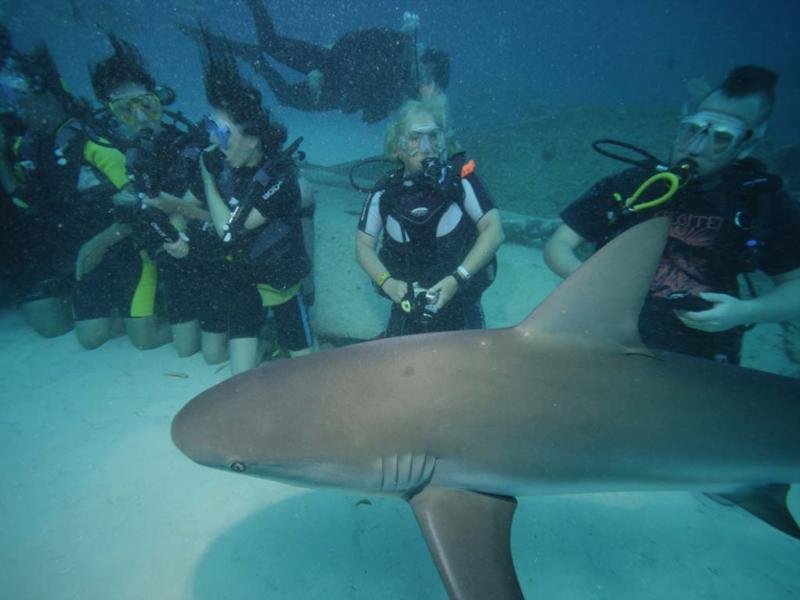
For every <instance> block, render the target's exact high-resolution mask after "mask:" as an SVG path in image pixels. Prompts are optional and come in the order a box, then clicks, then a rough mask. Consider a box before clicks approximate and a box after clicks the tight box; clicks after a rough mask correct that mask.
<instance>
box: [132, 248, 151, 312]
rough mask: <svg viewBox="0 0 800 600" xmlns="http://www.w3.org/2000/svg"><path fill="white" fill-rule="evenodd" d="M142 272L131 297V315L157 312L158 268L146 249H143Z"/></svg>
mask: <svg viewBox="0 0 800 600" xmlns="http://www.w3.org/2000/svg"><path fill="white" fill-rule="evenodd" d="M139 256H141V257H142V274H141V275H140V277H139V283H138V284H137V285H136V291H135V292H134V293H133V298H131V308H130V316H131V317H134V318H135V317H152V316H153V315H154V314H155V312H156V287H158V268H157V267H156V263H155V262H154V261H153V260H152V259H151V258H150V255H149V254H147V251H146V250H141V251H140V252H139Z"/></svg>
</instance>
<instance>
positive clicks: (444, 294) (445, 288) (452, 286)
mask: <svg viewBox="0 0 800 600" xmlns="http://www.w3.org/2000/svg"><path fill="white" fill-rule="evenodd" d="M428 291H429V292H430V293H432V294H438V296H439V297H438V298H437V299H436V310H442V308H444V306H445V305H446V304H447V303H448V302H450V300H452V299H453V296H455V295H456V293H457V292H458V282H457V281H456V278H455V277H453V276H452V275H448V276H447V277H445V278H444V279H442V280H441V281H440V282H439V283H437V284H436V285H434V286H433V287H432V288H430V289H429V290H428Z"/></svg>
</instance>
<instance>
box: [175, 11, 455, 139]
mask: <svg viewBox="0 0 800 600" xmlns="http://www.w3.org/2000/svg"><path fill="white" fill-rule="evenodd" d="M247 5H248V7H249V8H250V12H251V13H252V14H253V20H254V22H255V27H256V33H257V36H258V45H255V46H254V45H252V44H246V43H240V42H232V41H231V42H230V45H231V47H232V49H233V50H234V52H235V53H236V54H237V56H238V57H239V58H241V59H243V60H246V61H247V62H249V63H250V64H251V65H252V66H253V68H254V70H255V71H256V73H258V74H259V75H260V76H261V77H263V78H264V80H265V81H266V82H267V84H268V85H269V87H270V88H271V89H272V92H273V93H274V94H275V97H276V99H277V100H278V102H279V103H280V104H282V105H284V106H289V107H292V108H296V109H298V110H302V111H309V112H317V111H326V110H336V109H339V110H341V111H342V112H344V113H354V112H357V111H359V110H362V111H363V113H362V119H363V120H364V122H366V123H375V122H377V121H380V120H382V119H384V118H386V117H387V116H388V115H389V113H391V112H392V111H393V110H394V109H396V108H398V107H399V106H400V105H401V104H402V103H403V102H404V101H405V100H407V99H409V98H417V97H419V96H420V95H424V94H438V93H441V91H442V90H444V88H446V87H447V84H448V81H449V78H450V61H449V57H448V55H447V53H445V52H443V51H441V50H433V49H426V50H424V51H422V50H421V49H420V47H419V45H418V43H417V39H416V38H417V36H416V28H417V26H418V19H417V18H416V17H415V16H414V15H408V14H406V15H405V16H404V18H405V23H404V31H395V30H393V29H389V28H386V27H376V28H372V29H365V30H361V31H352V32H350V33H347V34H345V35H344V36H342V37H341V38H339V39H338V40H337V41H336V42H335V43H334V44H333V46H331V47H330V48H328V47H325V46H317V45H314V44H311V43H308V42H305V41H303V40H298V39H291V38H286V37H282V36H280V35H278V34H277V33H276V31H275V26H274V24H273V22H272V17H270V15H269V12H268V11H267V9H266V7H265V6H264V4H263V2H262V1H261V0H247ZM183 31H184V32H185V33H187V34H188V35H190V36H191V37H193V38H195V39H196V37H197V36H196V30H194V29H192V28H188V27H184V28H183ZM265 55H266V56H265ZM267 57H270V58H272V59H274V60H276V61H278V62H281V63H283V64H284V65H286V66H287V67H289V68H290V69H293V70H295V71H298V72H300V73H302V74H304V75H306V79H305V80H303V81H300V82H298V83H289V82H288V81H287V80H286V79H285V78H284V77H283V75H281V73H279V72H278V71H277V70H276V69H275V68H274V67H273V66H272V65H271V64H270V63H269V61H268V59H267Z"/></svg>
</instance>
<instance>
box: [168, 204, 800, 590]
mask: <svg viewBox="0 0 800 600" xmlns="http://www.w3.org/2000/svg"><path fill="white" fill-rule="evenodd" d="M667 227H668V224H667V222H666V220H665V219H654V220H651V221H648V222H646V223H643V224H641V225H638V226H636V227H634V228H632V229H630V230H629V231H628V232H626V233H624V234H623V235H621V236H619V237H618V238H617V239H615V240H613V241H612V242H611V243H609V244H608V245H607V246H605V247H604V248H602V249H601V250H600V251H599V252H597V253H596V254H595V255H594V256H593V257H591V258H590V259H589V260H588V261H587V262H586V263H585V264H584V265H583V266H582V267H581V268H580V269H579V270H578V271H577V272H576V273H574V274H573V275H572V276H570V277H569V278H568V279H566V280H565V281H564V282H563V283H562V284H561V285H560V286H559V287H558V288H557V289H556V290H555V291H554V292H553V293H552V294H551V295H550V296H549V297H548V298H547V299H546V300H545V301H544V302H543V303H542V304H541V305H540V306H539V307H538V308H536V309H535V310H534V312H533V313H532V314H531V315H530V316H529V317H528V318H527V319H525V320H524V321H523V322H522V323H520V324H519V325H517V326H516V327H512V328H507V329H495V330H480V331H459V332H450V333H431V334H425V335H415V336H408V337H401V338H393V339H383V340H378V341H372V342H368V343H363V344H358V345H354V346H349V347H345V348H340V349H337V350H332V351H325V352H320V353H317V354H315V355H312V356H308V357H305V358H300V359H292V360H288V361H283V362H279V363H276V364H270V365H267V366H264V367H261V368H258V369H255V370H253V371H250V372H247V373H244V374H241V375H238V376H236V377H233V378H232V379H230V380H228V381H225V382H223V383H221V384H219V385H217V386H215V387H213V388H211V389H209V390H208V391H206V392H203V393H202V394H200V395H199V396H197V397H196V398H194V399H193V400H192V401H191V402H189V403H188V404H187V405H186V406H185V407H184V408H183V409H182V410H181V411H180V412H179V413H178V415H177V416H176V417H175V419H174V421H173V424H172V439H173V440H174V442H175V444H176V445H177V446H178V448H180V449H181V450H182V451H183V452H184V453H185V454H186V455H187V456H189V457H190V458H191V459H192V460H194V461H196V462H198V463H200V464H202V465H207V466H211V467H217V468H220V469H226V470H232V471H234V472H240V473H244V474H246V475H254V476H257V477H264V478H267V479H274V480H278V481H283V482H286V483H290V484H293V485H299V486H306V487H316V486H333V487H336V488H342V489H346V490H354V491H357V492H358V493H372V494H387V495H392V496H397V497H400V498H403V499H405V500H407V501H408V502H409V503H410V505H411V507H412V509H413V511H414V513H415V515H416V517H417V520H418V521H419V524H420V526H421V529H422V532H423V534H424V536H425V538H426V540H427V542H428V546H429V548H430V551H431V553H432V555H433V558H434V561H435V562H436V565H437V568H438V569H439V572H440V574H441V576H442V579H443V581H444V583H445V586H446V588H447V591H448V593H449V594H450V596H451V597H452V598H455V599H467V598H469V599H485V598H493V599H505V598H522V591H521V588H520V586H519V583H518V580H517V576H516V573H515V570H514V566H513V562H512V557H511V547H510V531H511V523H512V518H513V514H514V509H515V507H516V499H515V498H516V497H517V496H522V495H536V494H569V493H577V492H608V491H627V490H698V491H703V492H709V493H713V494H717V495H719V496H722V497H724V498H727V499H729V500H731V501H733V502H736V503H738V504H740V505H741V506H743V507H745V508H746V509H747V510H749V511H751V512H752V513H754V514H756V515H757V516H759V517H760V518H762V519H764V520H766V521H767V522H770V523H771V524H773V525H774V526H776V527H778V528H780V529H782V530H783V531H785V532H786V533H788V534H790V535H794V536H796V537H798V536H800V530H799V529H798V527H797V524H796V523H795V521H794V520H793V519H792V517H791V515H790V514H789V512H788V510H787V508H786V504H785V492H786V490H787V489H788V485H787V484H790V483H792V482H797V481H800V381H797V380H794V379H790V378H786V377H780V376H777V375H771V374H767V373H762V372H758V371H754V370H750V369H745V368H740V367H734V366H729V365H722V364H717V363H715V362H713V361H708V360H700V359H694V358H689V357H680V356H676V355H667V354H663V355H662V354H656V353H654V352H652V351H651V350H649V349H648V348H646V347H645V346H644V344H643V343H642V342H641V340H640V337H639V333H638V315H639V312H640V309H641V306H642V303H643V300H644V297H645V294H646V293H647V289H648V286H649V284H650V282H651V280H652V278H653V275H654V272H655V269H656V265H657V263H658V259H659V257H660V255H661V252H662V249H663V246H664V242H665V239H666V232H667Z"/></svg>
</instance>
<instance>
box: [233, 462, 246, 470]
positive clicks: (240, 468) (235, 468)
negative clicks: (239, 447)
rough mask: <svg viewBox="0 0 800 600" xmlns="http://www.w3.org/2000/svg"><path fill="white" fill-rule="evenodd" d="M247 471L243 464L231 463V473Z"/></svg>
mask: <svg viewBox="0 0 800 600" xmlns="http://www.w3.org/2000/svg"><path fill="white" fill-rule="evenodd" d="M246 470H247V466H246V465H245V464H244V463H243V462H239V461H236V462H233V463H231V471H236V472H237V473H244V472H245V471H246Z"/></svg>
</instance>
